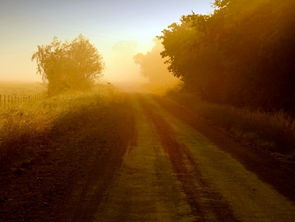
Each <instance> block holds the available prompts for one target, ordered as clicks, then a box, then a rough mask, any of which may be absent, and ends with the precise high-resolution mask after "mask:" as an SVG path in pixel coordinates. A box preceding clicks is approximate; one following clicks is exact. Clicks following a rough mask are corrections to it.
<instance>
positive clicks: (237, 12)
mask: <svg viewBox="0 0 295 222" xmlns="http://www.w3.org/2000/svg"><path fill="white" fill-rule="evenodd" d="M213 5H214V7H215V11H214V12H213V13H212V14H210V15H201V14H196V13H192V14H190V15H185V16H183V17H182V18H181V20H180V22H178V23H173V24H171V25H170V26H169V27H168V28H167V29H165V30H163V31H162V35H161V36H159V37H158V38H159V39H160V40H161V41H162V44H163V47H164V50H163V51H162V53H161V55H162V57H163V58H164V59H165V60H166V63H167V64H168V69H169V71H170V72H171V73H172V74H173V75H174V76H175V77H178V78H179V79H180V80H182V81H183V88H182V90H180V91H179V93H172V94H170V97H171V98H174V99H175V100H177V101H180V102H181V103H183V104H185V105H186V106H188V107H190V108H191V109H192V110H193V111H194V112H195V115H196V116H200V117H202V118H205V119H207V120H208V121H209V122H210V123H212V124H213V125H216V126H217V127H219V128H221V129H223V130H225V131H226V132H228V133H229V134H230V135H231V136H232V137H233V138H235V139H237V140H239V141H241V142H243V143H246V144H247V145H251V146H253V147H259V148H262V149H265V150H268V151H271V152H276V153H280V154H283V155H286V156H287V157H288V158H291V159H292V158H293V159H294V155H295V123H294V116H295V100H294V98H295V90H294V82H295V79H294V65H293V62H292V58H293V54H294V49H295V45H294V38H295V32H294V28H292V27H294V25H295V20H294V10H293V9H294V1H291V0H286V1H280V2H278V1H275V0H216V1H215V2H214V4H213Z"/></svg>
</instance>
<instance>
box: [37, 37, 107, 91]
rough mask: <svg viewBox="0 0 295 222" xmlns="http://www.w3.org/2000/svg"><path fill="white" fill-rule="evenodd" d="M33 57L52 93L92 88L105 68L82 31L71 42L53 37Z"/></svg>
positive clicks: (39, 47) (99, 56) (38, 70)
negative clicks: (81, 33)
mask: <svg viewBox="0 0 295 222" xmlns="http://www.w3.org/2000/svg"><path fill="white" fill-rule="evenodd" d="M32 60H36V62H37V72H38V73H39V74H41V75H42V78H43V80H45V81H47V82H48V92H49V94H56V93H60V92H63V91H67V90H86V89H89V88H91V86H92V85H93V84H94V82H95V80H96V79H97V78H98V77H99V76H100V75H101V72H102V69H103V63H102V57H101V55H100V54H99V53H98V51H97V49H96V48H95V47H94V46H93V45H92V44H91V43H90V42H89V40H88V39H86V38H85V37H84V36H82V35H80V36H78V37H77V38H76V39H74V40H73V41H71V42H61V41H59V40H58V39H57V38H54V40H53V41H52V43H51V44H49V45H42V46H38V50H37V52H35V53H34V54H33V56H32Z"/></svg>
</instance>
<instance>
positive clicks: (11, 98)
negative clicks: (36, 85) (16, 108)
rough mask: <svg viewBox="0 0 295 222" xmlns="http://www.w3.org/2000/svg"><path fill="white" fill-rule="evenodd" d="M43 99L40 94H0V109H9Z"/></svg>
mask: <svg viewBox="0 0 295 222" xmlns="http://www.w3.org/2000/svg"><path fill="white" fill-rule="evenodd" d="M42 97H43V95H41V94H36V95H23V96H21V95H4V94H0V107H11V106H13V105H19V104H23V103H28V102H34V101H37V100H40V99H41V98H42Z"/></svg>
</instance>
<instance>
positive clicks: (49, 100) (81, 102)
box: [0, 88, 120, 163]
mask: <svg viewBox="0 0 295 222" xmlns="http://www.w3.org/2000/svg"><path fill="white" fill-rule="evenodd" d="M114 94H115V92H114V90H112V89H109V88H102V89H100V90H99V91H98V90H94V91H92V92H88V93H71V94H63V95H59V96H55V97H44V98H43V99H40V100H38V101H35V102H28V103H24V104H20V105H14V106H12V107H8V108H2V109H0V148H1V150H0V161H2V163H4V162H7V161H9V160H8V157H9V156H13V155H10V154H16V153H21V152H23V151H22V148H21V146H18V145H17V144H16V142H15V141H18V143H19V144H20V145H21V144H22V143H23V144H24V143H25V141H34V140H37V139H38V138H39V137H42V136H43V135H45V134H46V133H48V132H49V131H50V130H51V129H52V127H54V126H55V124H56V122H57V121H59V120H60V119H63V118H64V117H65V116H69V115H70V114H71V113H72V114H74V113H78V112H80V111H82V110H83V109H85V108H86V107H91V106H97V105H98V106H100V105H101V106H103V104H108V103H110V102H111V101H112V100H114V99H115V98H116V100H118V99H120V98H119V96H115V95H114ZM73 125H74V123H73ZM7 144H8V145H7ZM15 156H17V155H15ZM4 160H5V161H4ZM3 161H4V162H3ZM11 161H14V160H11Z"/></svg>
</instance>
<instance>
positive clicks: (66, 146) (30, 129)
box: [0, 85, 133, 222]
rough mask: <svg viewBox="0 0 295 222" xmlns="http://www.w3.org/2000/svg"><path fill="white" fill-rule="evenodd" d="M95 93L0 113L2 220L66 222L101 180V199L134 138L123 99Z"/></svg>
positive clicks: (111, 92)
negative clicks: (73, 208)
mask: <svg viewBox="0 0 295 222" xmlns="http://www.w3.org/2000/svg"><path fill="white" fill-rule="evenodd" d="M98 89H99V90H93V91H88V92H84V93H82V92H77V93H70V94H66V93H64V94H60V95H57V96H51V97H45V98H43V99H41V100H39V101H36V102H32V103H24V104H22V105H17V106H13V107H9V108H7V109H1V110H0V135H1V137H0V221H14V222H17V221H59V222H60V221H66V218H67V217H68V216H69V215H71V214H74V212H72V210H71V209H67V206H71V207H73V206H77V207H79V204H82V203H83V204H85V202H83V201H82V202H81V200H80V199H79V198H81V197H82V196H83V195H86V194H84V193H83V189H86V190H87V189H91V188H90V187H91V186H94V184H92V183H96V182H97V181H103V183H101V184H100V186H97V185H95V186H96V189H97V193H96V194H95V195H93V196H92V197H91V198H94V199H93V200H92V199H91V201H99V200H100V199H99V198H98V196H99V197H100V196H102V194H103V192H104V190H105V189H106V187H107V186H108V185H109V183H110V182H109V181H110V180H111V178H112V175H113V174H114V173H115V172H116V169H117V167H119V165H120V163H121V160H122V156H123V154H124V153H125V151H126V150H127V147H128V144H129V142H130V141H131V140H132V135H133V116H132V110H130V107H129V104H128V102H127V101H126V97H125V96H124V95H123V94H119V93H117V92H116V91H115V90H114V89H112V88H110V87H109V86H103V85H101V86H99V87H98ZM108 164H111V166H108ZM110 169H111V170H110ZM106 170H108V172H107V173H104V171H106ZM98 172H99V173H98ZM85 177H86V178H88V179H86V180H85ZM84 183H85V184H84ZM76 186H77V187H76ZM74 187H76V188H74ZM82 188H83V189H82ZM73 190H74V191H73ZM71 192H81V193H80V194H79V195H81V197H80V196H79V195H78V196H75V195H77V193H75V194H72V193H71ZM75 198H76V199H75ZM83 198H87V197H84V196H83ZM89 201H90V200H89ZM63 204H64V205H63ZM89 205H93V207H94V206H96V205H97V204H96V203H94V202H91V203H89ZM65 209H67V210H65ZM88 211H89V209H88V210H87V213H86V212H85V215H86V214H89V216H90V214H91V212H88ZM11 212H14V213H13V214H11ZM85 215H84V216H85ZM71 216H73V215H71ZM85 217H86V216H85Z"/></svg>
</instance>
